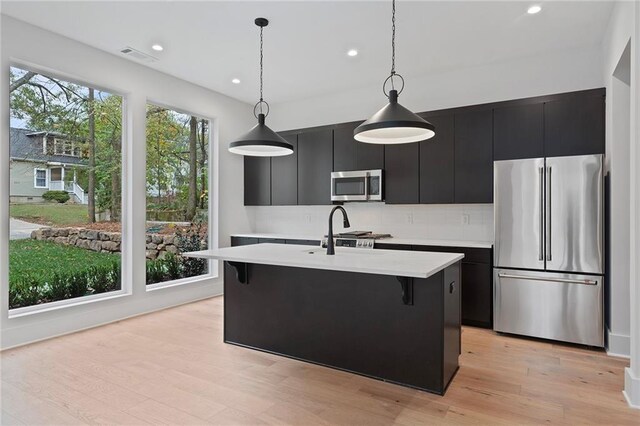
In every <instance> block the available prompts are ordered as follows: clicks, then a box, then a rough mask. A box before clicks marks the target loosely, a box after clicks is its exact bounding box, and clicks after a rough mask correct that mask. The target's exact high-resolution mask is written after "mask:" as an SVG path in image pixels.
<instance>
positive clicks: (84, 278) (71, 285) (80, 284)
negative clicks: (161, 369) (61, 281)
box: [67, 272, 91, 299]
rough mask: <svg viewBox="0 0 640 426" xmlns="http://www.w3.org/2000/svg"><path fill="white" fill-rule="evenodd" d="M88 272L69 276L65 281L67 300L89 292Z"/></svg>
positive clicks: (89, 278) (89, 277)
mask: <svg viewBox="0 0 640 426" xmlns="http://www.w3.org/2000/svg"><path fill="white" fill-rule="evenodd" d="M90 280H91V274H90V272H84V273H83V272H79V273H75V274H72V275H70V276H69V278H68V279H67V289H68V291H69V298H71V299H73V298H74V297H82V296H84V295H86V294H87V292H88V291H89V281H90Z"/></svg>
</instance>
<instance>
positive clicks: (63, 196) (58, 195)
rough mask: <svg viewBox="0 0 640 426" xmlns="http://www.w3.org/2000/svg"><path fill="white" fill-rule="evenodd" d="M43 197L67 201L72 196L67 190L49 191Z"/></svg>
mask: <svg viewBox="0 0 640 426" xmlns="http://www.w3.org/2000/svg"><path fill="white" fill-rule="evenodd" d="M42 198H44V199H45V200H47V201H57V202H58V203H66V202H67V201H69V199H70V198H71V197H69V194H68V193H67V191H47V192H45V193H44V194H42Z"/></svg>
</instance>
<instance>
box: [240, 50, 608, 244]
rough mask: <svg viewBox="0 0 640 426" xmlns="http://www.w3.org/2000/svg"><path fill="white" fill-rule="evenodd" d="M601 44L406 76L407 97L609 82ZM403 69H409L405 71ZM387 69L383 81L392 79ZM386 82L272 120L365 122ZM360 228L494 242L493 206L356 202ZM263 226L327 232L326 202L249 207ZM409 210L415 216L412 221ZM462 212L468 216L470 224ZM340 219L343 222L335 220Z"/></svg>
mask: <svg viewBox="0 0 640 426" xmlns="http://www.w3.org/2000/svg"><path fill="white" fill-rule="evenodd" d="M601 63H602V49H601V48H600V47H598V46H594V47H593V48H587V49H580V50H576V51H569V52H561V53H554V54H551V55H546V56H542V57H534V58H525V59H518V60H516V61H512V62H509V63H499V64H493V65H489V66H482V67H474V68H467V69H461V70H456V71H451V72H447V73H442V74H433V75H426V76H422V77H418V78H406V89H405V91H404V93H402V95H401V97H400V102H401V103H402V104H403V105H404V106H406V107H407V108H410V109H412V110H414V111H429V110H435V109H442V108H450V107H457V106H464V105H473V104H480V103H487V102H496V101H502V100H509V99H517V98H524V97H529V96H538V95H545V94H551V93H559V92H569V91H573V90H582V89H592V88H597V87H603V86H604V80H603V78H602V71H601ZM400 71H402V70H400ZM385 72H386V71H385V70H380V84H382V81H383V80H384V78H385V77H386V75H385ZM385 101H386V99H385V98H384V96H383V95H382V93H381V89H380V85H378V86H371V87H358V88H354V89H353V90H350V91H348V92H340V93H334V94H328V95H325V96H322V97H317V98H312V99H305V100H302V101H296V102H288V103H280V104H275V105H273V106H272V108H271V115H270V117H269V118H270V125H271V126H272V128H274V129H277V130H289V129H296V128H303V127H311V126H319V125H326V124H332V123H339V122H346V121H352V120H359V119H362V120H364V119H365V118H368V117H369V116H370V115H372V114H373V113H374V112H375V111H377V110H378V109H379V108H381V107H382V106H383V105H384V104H385ZM347 209H348V211H349V214H350V215H352V216H353V218H352V221H351V223H352V224H353V226H354V227H356V228H358V229H361V228H365V229H367V230H368V229H371V230H374V231H380V232H389V233H392V234H393V235H394V236H398V237H409V236H418V237H421V238H433V239H449V240H482V241H492V240H493V210H492V207H491V205H478V206H474V205H429V206H427V205H417V206H410V205H407V206H387V205H381V204H377V203H373V204H366V205H363V204H349V205H348V206H347ZM249 211H250V212H251V214H252V219H253V220H252V224H253V230H254V231H256V232H276V233H282V232H289V233H290V232H292V230H295V232H296V233H301V234H303V235H318V234H321V233H325V232H326V230H325V228H326V226H327V224H326V216H327V212H328V208H327V207H318V206H313V207H303V206H297V207H257V208H253V207H252V208H249ZM408 215H412V216H413V221H412V223H410V222H411V220H410V219H408ZM463 215H468V217H469V222H468V224H467V223H463V222H464V221H463V219H462V217H463ZM336 222H338V221H336Z"/></svg>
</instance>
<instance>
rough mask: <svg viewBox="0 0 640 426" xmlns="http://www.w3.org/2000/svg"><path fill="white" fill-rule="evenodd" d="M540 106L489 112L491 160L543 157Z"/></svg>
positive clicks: (537, 104)
mask: <svg viewBox="0 0 640 426" xmlns="http://www.w3.org/2000/svg"><path fill="white" fill-rule="evenodd" d="M543 109H544V105H543V103H542V102H540V103H536V104H528V105H515V106H506V107H498V108H495V109H494V110H493V159H494V160H515V159H520V158H539V157H543V156H544V116H543Z"/></svg>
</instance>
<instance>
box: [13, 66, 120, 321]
mask: <svg viewBox="0 0 640 426" xmlns="http://www.w3.org/2000/svg"><path fill="white" fill-rule="evenodd" d="M10 79H11V81H10V82H11V92H10V108H11V110H10V123H11V131H10V139H9V143H10V144H11V153H12V156H14V155H15V158H17V159H16V160H14V161H13V162H12V163H11V170H10V194H9V195H10V201H11V204H10V208H9V211H10V217H12V218H20V219H21V220H22V221H25V222H31V223H33V224H34V229H35V228H38V229H37V230H36V231H34V232H33V233H29V232H27V233H25V232H20V231H19V230H17V229H16V230H15V232H11V233H10V235H12V237H11V240H10V241H9V309H11V310H12V312H13V313H14V314H16V313H22V312H24V311H29V310H33V309H37V307H36V305H44V304H48V305H47V306H51V304H58V305H63V304H71V303H74V302H75V301H78V300H79V299H80V298H89V297H93V298H99V297H101V295H102V294H106V293H112V292H115V291H118V290H120V289H121V271H120V260H121V254H120V250H121V241H122V235H121V226H120V208H121V207H120V206H121V198H122V196H121V180H122V179H121V176H122V175H121V172H122V167H121V162H122V160H121V151H122V150H121V136H122V126H121V120H122V98H121V97H120V96H118V95H114V94H111V93H108V92H105V91H103V90H99V89H95V88H92V87H88V86H84V85H81V84H77V83H73V82H69V81H65V80H63V79H60V78H57V77H54V76H48V75H44V74H40V73H38V72H32V71H29V70H25V69H21V68H17V67H11V68H10ZM80 152H82V153H85V152H86V153H87V155H86V156H84V155H83V156H80V155H77V154H78V153H80ZM54 154H57V155H64V156H65V158H64V159H55V160H52V159H51V158H50V156H51V155H54ZM18 159H19V160H18ZM52 161H56V164H55V165H51V166H50V167H49V170H47V169H46V168H45V167H44V164H45V163H47V162H52ZM31 179H33V181H31ZM32 182H33V183H32ZM90 185H91V186H90ZM34 186H35V187H36V188H47V189H48V191H42V189H35V188H34ZM89 201H92V203H89ZM90 204H91V207H90ZM13 222H14V221H11V223H13ZM42 224H44V225H46V227H44V228H40V227H37V226H35V225H42ZM12 231H14V230H12ZM2 298H3V297H0V299H2Z"/></svg>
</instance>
